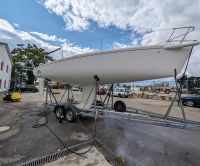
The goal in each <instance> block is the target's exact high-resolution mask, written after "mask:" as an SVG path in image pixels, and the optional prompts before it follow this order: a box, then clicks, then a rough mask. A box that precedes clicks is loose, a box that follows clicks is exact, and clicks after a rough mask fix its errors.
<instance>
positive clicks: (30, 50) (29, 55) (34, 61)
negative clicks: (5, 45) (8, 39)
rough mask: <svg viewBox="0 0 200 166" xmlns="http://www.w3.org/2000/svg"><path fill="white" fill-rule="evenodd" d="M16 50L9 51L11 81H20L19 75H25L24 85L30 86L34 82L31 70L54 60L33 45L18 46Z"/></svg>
mask: <svg viewBox="0 0 200 166" xmlns="http://www.w3.org/2000/svg"><path fill="white" fill-rule="evenodd" d="M17 46H18V47H17V48H14V49H13V50H12V51H11V55H12V61H13V63H14V67H13V72H12V77H13V80H20V82H21V80H22V77H21V74H22V73H23V72H26V73H27V79H26V81H25V83H26V84H28V85H32V84H33V83H34V81H35V76H34V75H33V71H32V70H33V68H34V67H37V66H39V65H40V64H43V63H45V62H47V61H53V60H54V59H53V58H52V57H51V56H49V55H48V52H46V51H45V50H44V49H43V48H38V47H37V46H36V45H35V44H28V45H27V46H26V47H25V46H24V44H18V45H17Z"/></svg>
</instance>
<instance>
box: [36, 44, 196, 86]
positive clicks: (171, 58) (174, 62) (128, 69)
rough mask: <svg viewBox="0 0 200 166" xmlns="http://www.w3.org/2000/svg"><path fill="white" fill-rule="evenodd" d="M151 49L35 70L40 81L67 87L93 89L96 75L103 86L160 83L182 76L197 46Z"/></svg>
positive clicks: (84, 58) (81, 57) (95, 55)
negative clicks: (140, 82) (167, 78)
mask: <svg viewBox="0 0 200 166" xmlns="http://www.w3.org/2000/svg"><path fill="white" fill-rule="evenodd" d="M197 44H199V43H198V42H196V43H190V44H179V45H175V46H174V45H173V46H148V47H136V48H126V49H118V50H113V51H104V52H97V53H88V54H82V55H78V56H74V57H70V58H65V59H62V60H57V61H54V62H52V63H49V64H44V65H41V66H39V67H37V68H36V69H35V70H34V74H35V76H36V77H39V78H48V79H50V80H53V81H58V82H61V83H65V84H79V85H89V84H92V83H94V78H93V76H94V75H97V76H98V77H99V78H100V83H122V82H133V81H142V80H149V79H157V78H164V77H170V76H174V69H175V68H176V69H177V72H178V73H179V72H180V71H181V69H182V67H183V66H184V64H185V62H186V61H187V59H188V57H189V54H190V51H191V49H192V46H193V45H197Z"/></svg>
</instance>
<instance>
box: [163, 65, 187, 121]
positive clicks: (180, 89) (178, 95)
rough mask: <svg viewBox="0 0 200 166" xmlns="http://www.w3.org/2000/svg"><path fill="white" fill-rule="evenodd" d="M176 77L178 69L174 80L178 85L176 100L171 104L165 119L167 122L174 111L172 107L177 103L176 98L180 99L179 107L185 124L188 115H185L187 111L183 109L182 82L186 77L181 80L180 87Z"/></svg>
mask: <svg viewBox="0 0 200 166" xmlns="http://www.w3.org/2000/svg"><path fill="white" fill-rule="evenodd" d="M176 77H177V72H176V69H174V79H175V83H176V94H175V96H174V98H173V99H172V101H171V104H170V106H169V108H168V110H167V112H166V114H165V116H164V119H165V120H167V119H168V116H169V114H170V112H171V110H172V107H173V105H174V103H175V101H176V98H177V97H178V103H179V106H180V107H181V112H182V115H183V122H186V115H185V111H184V108H183V103H182V100H181V94H182V81H183V80H182V78H183V77H184V75H183V76H182V78H181V83H180V85H178V83H177V78H176Z"/></svg>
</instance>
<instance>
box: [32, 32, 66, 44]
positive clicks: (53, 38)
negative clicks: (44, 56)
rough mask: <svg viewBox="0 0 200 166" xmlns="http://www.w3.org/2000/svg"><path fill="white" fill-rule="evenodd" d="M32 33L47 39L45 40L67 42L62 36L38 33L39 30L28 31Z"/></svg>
mask: <svg viewBox="0 0 200 166" xmlns="http://www.w3.org/2000/svg"><path fill="white" fill-rule="evenodd" d="M30 33H31V34H32V35H36V36H39V37H40V38H41V39H43V40H47V41H57V42H62V43H64V42H67V40H66V39H62V38H57V37H56V35H48V34H44V33H40V32H30Z"/></svg>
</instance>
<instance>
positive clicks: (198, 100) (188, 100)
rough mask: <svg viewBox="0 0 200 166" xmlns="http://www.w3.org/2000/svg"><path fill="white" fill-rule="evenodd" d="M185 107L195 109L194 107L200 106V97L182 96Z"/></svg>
mask: <svg viewBox="0 0 200 166" xmlns="http://www.w3.org/2000/svg"><path fill="white" fill-rule="evenodd" d="M181 100H182V103H183V105H186V106H189V107H194V106H200V96H199V95H196V96H182V97H181Z"/></svg>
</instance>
